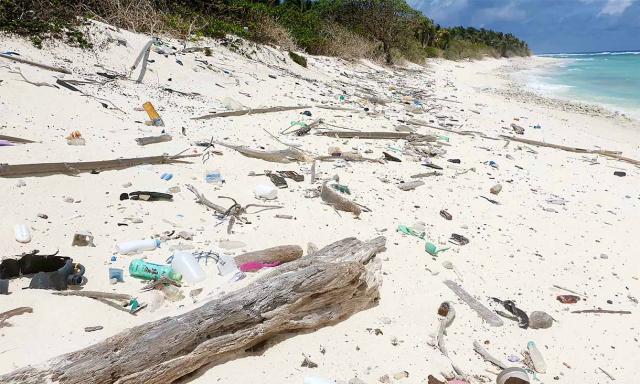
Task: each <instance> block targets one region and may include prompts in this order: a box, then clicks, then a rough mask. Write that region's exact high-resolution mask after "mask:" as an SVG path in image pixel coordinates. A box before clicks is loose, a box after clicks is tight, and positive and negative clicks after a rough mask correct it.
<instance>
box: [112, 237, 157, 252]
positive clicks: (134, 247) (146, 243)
mask: <svg viewBox="0 0 640 384" xmlns="http://www.w3.org/2000/svg"><path fill="white" fill-rule="evenodd" d="M158 247H160V240H159V239H146V240H133V241H125V242H122V243H118V244H116V249H117V250H118V253H119V254H121V255H126V254H129V253H136V252H140V251H152V250H154V249H156V248H158Z"/></svg>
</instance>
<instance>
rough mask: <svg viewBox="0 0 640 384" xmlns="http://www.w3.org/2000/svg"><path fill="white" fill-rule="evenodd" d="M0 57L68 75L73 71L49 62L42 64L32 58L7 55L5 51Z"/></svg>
mask: <svg viewBox="0 0 640 384" xmlns="http://www.w3.org/2000/svg"><path fill="white" fill-rule="evenodd" d="M0 57H2V58H4V59H8V60H12V61H16V62H18V63H22V64H29V65H33V66H34V67H38V68H42V69H47V70H49V71H54V72H60V73H66V74H67V75H70V74H71V71H69V70H68V69H64V68H60V67H54V66H51V65H47V64H41V63H37V62H35V61H31V60H27V59H23V58H21V57H17V56H13V55H7V54H5V53H0Z"/></svg>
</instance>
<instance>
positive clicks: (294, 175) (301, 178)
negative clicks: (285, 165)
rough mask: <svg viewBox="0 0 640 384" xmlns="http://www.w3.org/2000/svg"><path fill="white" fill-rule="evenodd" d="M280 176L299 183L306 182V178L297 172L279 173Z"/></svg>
mask: <svg viewBox="0 0 640 384" xmlns="http://www.w3.org/2000/svg"><path fill="white" fill-rule="evenodd" d="M278 174H279V175H280V176H282V177H285V178H287V179H291V180H293V181H296V182H298V183H300V182H302V181H304V176H303V175H301V174H299V173H298V172H295V171H278Z"/></svg>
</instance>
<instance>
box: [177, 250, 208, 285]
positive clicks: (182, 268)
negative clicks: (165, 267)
mask: <svg viewBox="0 0 640 384" xmlns="http://www.w3.org/2000/svg"><path fill="white" fill-rule="evenodd" d="M171 268H173V269H174V270H175V271H176V272H178V273H180V274H181V275H182V277H184V279H185V280H187V282H188V283H189V284H195V283H198V282H200V281H202V280H204V279H205V278H206V277H207V275H205V273H204V271H203V270H202V268H201V267H200V264H198V260H196V258H195V257H194V256H193V254H192V253H191V252H176V253H174V254H173V260H172V261H171Z"/></svg>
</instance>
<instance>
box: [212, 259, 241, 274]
mask: <svg viewBox="0 0 640 384" xmlns="http://www.w3.org/2000/svg"><path fill="white" fill-rule="evenodd" d="M217 265H218V273H220V276H227V275H230V274H232V273H236V272H237V271H238V266H237V265H236V262H235V260H234V259H233V256H227V255H221V256H220V258H219V259H218V263H217Z"/></svg>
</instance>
